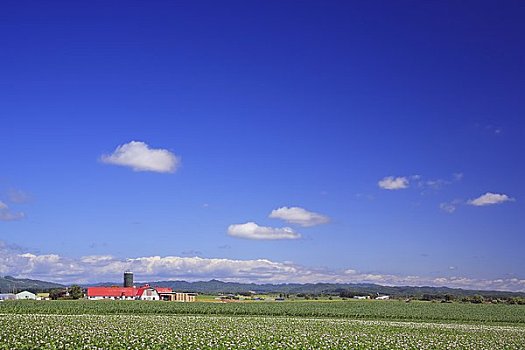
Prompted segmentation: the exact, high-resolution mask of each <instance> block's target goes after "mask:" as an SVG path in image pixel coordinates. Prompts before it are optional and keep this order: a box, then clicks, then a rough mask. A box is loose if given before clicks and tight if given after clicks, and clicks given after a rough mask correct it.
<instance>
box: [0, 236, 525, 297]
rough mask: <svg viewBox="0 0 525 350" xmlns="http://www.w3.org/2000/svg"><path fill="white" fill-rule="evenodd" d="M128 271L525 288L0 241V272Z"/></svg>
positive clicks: (91, 276)
mask: <svg viewBox="0 0 525 350" xmlns="http://www.w3.org/2000/svg"><path fill="white" fill-rule="evenodd" d="M126 270H130V271H133V272H134V273H135V275H136V277H137V280H143V281H154V280H180V279H183V280H187V281H201V280H209V279H219V280H223V281H227V282H242V283H244V282H245V283H318V282H326V283H377V284H383V285H392V286H401V285H410V286H423V285H426V286H447V287H453V288H469V289H485V290H488V289H491V290H509V291H521V292H525V279H519V278H506V279H494V280H489V279H473V278H468V277H462V276H456V277H435V278H432V277H421V276H398V275H392V274H377V273H366V272H360V271H357V270H354V269H350V268H348V269H345V270H329V269H321V268H310V267H306V266H301V265H297V264H293V263H289V262H275V261H271V260H268V259H253V260H238V259H223V258H202V257H179V256H165V257H160V256H149V257H136V258H126V259H121V258H117V257H114V256H111V255H91V256H84V257H81V258H70V257H64V256H60V255H58V254H35V253H31V252H27V251H24V250H23V249H20V248H17V247H12V246H9V245H8V244H6V243H5V242H2V241H0V275H2V276H5V275H10V276H14V277H18V278H33V279H41V280H46V281H51V282H57V283H64V284H71V283H84V284H87V283H95V282H102V281H120V280H121V278H122V273H123V271H126Z"/></svg>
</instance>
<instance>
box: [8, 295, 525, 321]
mask: <svg viewBox="0 0 525 350" xmlns="http://www.w3.org/2000/svg"><path fill="white" fill-rule="evenodd" d="M0 314H62V315H79V314H92V315H97V314H100V315H122V314H132V315H139V314H151V315H232V316H235V315H245V316H250V315H251V316H285V317H286V316H292V317H323V318H345V319H371V320H403V321H429V322H456V323H457V322H462V323H484V324H490V323H507V324H525V306H523V305H502V304H462V303H451V304H447V303H430V302H412V303H404V302H401V301H337V302H289V303H288V302H282V303H278V302H250V303H242V302H233V303H209V302H208V303H199V302H196V303H175V302H171V303H170V302H147V301H87V300H80V301H25V300H24V301H6V302H2V303H0Z"/></svg>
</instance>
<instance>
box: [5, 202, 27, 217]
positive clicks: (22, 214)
mask: <svg viewBox="0 0 525 350" xmlns="http://www.w3.org/2000/svg"><path fill="white" fill-rule="evenodd" d="M24 217H25V214H24V213H22V212H18V213H17V212H13V211H11V210H10V209H9V206H8V205H7V204H5V203H4V202H2V201H0V221H16V220H21V219H23V218H24Z"/></svg>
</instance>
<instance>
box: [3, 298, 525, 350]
mask: <svg viewBox="0 0 525 350" xmlns="http://www.w3.org/2000/svg"><path fill="white" fill-rule="evenodd" d="M0 349H201V350H202V349H471V350H478V349H479V350H481V349H525V307H524V306H518V305H491V304H480V305H473V304H460V303H457V304H456V303H455V304H441V303H423V302H412V303H404V302H400V301H384V302H382V301H336V302H321V301H320V302H316V301H313V302H261V303H256V302H249V303H225V304H222V303H209V302H202V303H167V302H140V301H124V302H119V301H9V302H3V303H0Z"/></svg>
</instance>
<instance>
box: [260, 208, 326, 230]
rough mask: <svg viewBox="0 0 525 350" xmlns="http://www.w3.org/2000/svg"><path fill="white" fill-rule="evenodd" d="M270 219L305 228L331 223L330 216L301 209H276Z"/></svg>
mask: <svg viewBox="0 0 525 350" xmlns="http://www.w3.org/2000/svg"><path fill="white" fill-rule="evenodd" d="M269 217H270V218H272V219H281V220H284V221H287V222H289V223H292V224H297V225H301V226H304V227H309V226H315V225H320V224H326V223H327V222H329V221H330V218H329V217H328V216H325V215H322V214H319V213H314V212H311V211H308V210H306V209H303V208H300V207H290V208H288V207H282V208H279V209H275V210H272V212H271V213H270V215H269Z"/></svg>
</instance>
